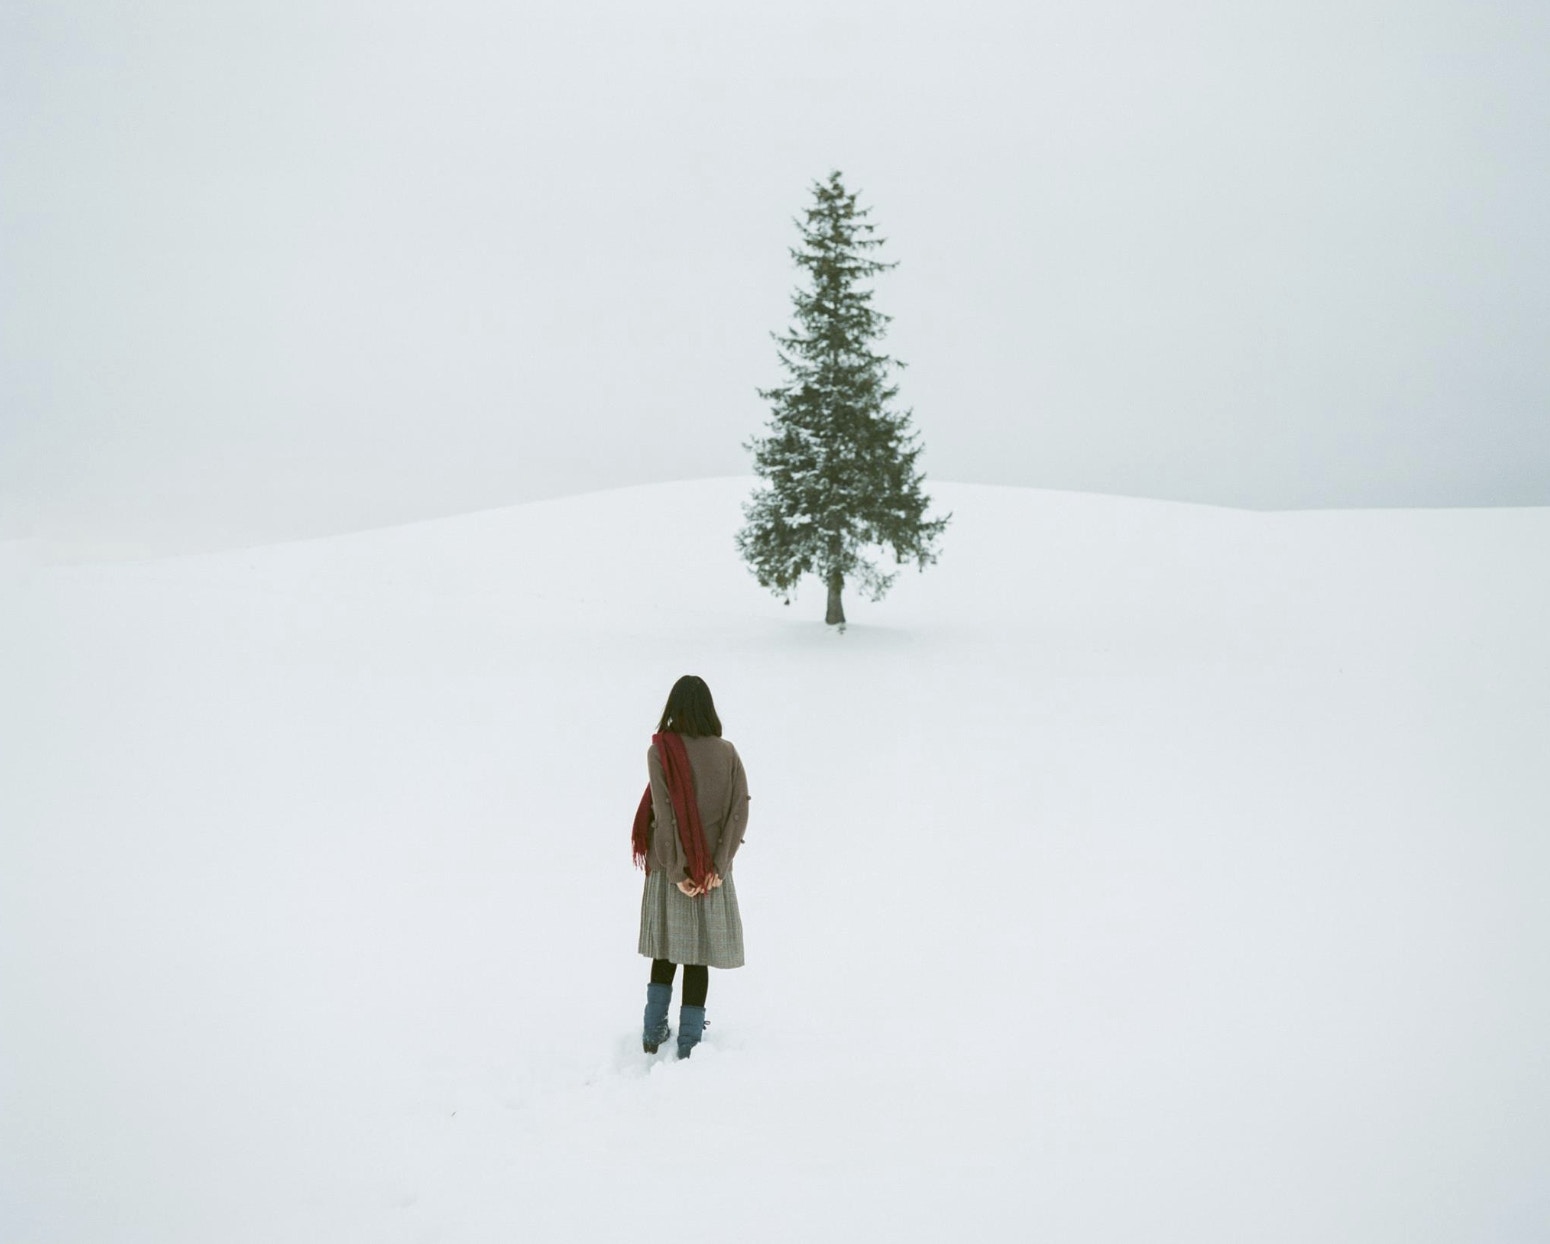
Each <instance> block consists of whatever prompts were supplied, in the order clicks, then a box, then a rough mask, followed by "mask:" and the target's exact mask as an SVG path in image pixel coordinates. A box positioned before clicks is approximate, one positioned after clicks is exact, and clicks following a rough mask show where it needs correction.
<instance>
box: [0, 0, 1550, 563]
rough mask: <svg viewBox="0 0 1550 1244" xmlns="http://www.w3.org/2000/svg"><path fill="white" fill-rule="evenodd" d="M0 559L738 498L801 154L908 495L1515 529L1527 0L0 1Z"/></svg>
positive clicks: (780, 293)
mask: <svg viewBox="0 0 1550 1244" xmlns="http://www.w3.org/2000/svg"><path fill="white" fill-rule="evenodd" d="M0 76H3V81H0V108H3V113H0V143H3V147H0V159H3V166H0V225H3V233H0V264H3V268H0V300H3V301H0V316H3V319H0V352H3V353H0V365H3V371H0V537H4V536H15V535H22V534H37V535H44V536H58V537H65V538H96V539H101V538H104V537H105V536H110V535H112V534H114V533H121V534H123V535H125V536H126V538H139V537H142V536H143V537H145V538H152V537H154V536H156V535H158V534H165V533H166V532H167V531H169V530H183V531H185V532H187V531H189V530H197V531H199V532H201V533H203V534H202V537H201V538H202V539H205V540H207V541H217V540H221V539H226V538H231V539H254V538H278V537H281V536H288V535H297V534H304V533H309V532H320V531H325V530H341V529H347V528H350V527H362V526H372V525H377V524H379V523H386V522H393V521H398V520H402V519H408V518H415V517H428V516H431V515H436V514H442V513H450V512H456V511H462V510H467V509H473V508H480V507H483V506H490V505H499V504H505V503H508V502H512V501H517V500H523V499H528V498H534V497H540V496H548V495H555V494H560V493H568V492H576V491H581V490H587V489H594V488H604V487H612V486H615V485H621V484H627V483H634V482H645V481H652V480H667V479H675V478H686V477H692V476H702V475H720V474H733V473H741V472H745V471H747V470H748V459H747V455H746V454H745V452H744V451H743V449H742V448H741V445H742V442H743V441H744V440H745V439H746V438H747V436H748V435H749V434H750V433H751V432H753V431H755V430H756V429H757V428H758V427H759V425H760V424H761V423H762V421H763V418H764V413H765V412H764V407H763V405H762V403H761V402H760V401H759V399H758V397H757V395H756V394H755V392H754V390H755V388H756V387H757V386H760V385H768V384H770V383H772V382H774V381H776V380H777V379H778V374H777V372H776V370H775V355H774V348H773V345H772V343H771V342H770V340H769V336H768V334H769V333H770V331H771V330H774V329H780V328H783V327H784V326H785V324H786V322H787V319H788V312H789V295H790V289H791V286H792V284H793V282H794V281H795V279H796V274H795V272H794V270H793V268H792V267H791V265H790V261H789V257H788V255H787V247H788V246H790V245H791V244H792V243H793V241H794V239H795V230H794V227H793V225H792V218H793V217H794V216H795V215H797V214H798V213H799V212H800V211H801V210H802V208H803V207H804V205H805V204H806V202H807V199H808V196H809V186H810V184H811V182H812V181H813V180H814V179H815V178H818V177H822V176H824V175H825V174H826V173H827V172H828V170H829V169H830V168H834V167H837V168H839V169H841V170H842V171H843V172H844V174H845V176H846V178H847V180H848V182H849V183H850V185H851V187H852V188H853V189H857V190H859V191H860V192H861V195H862V198H863V201H864V202H865V203H867V204H870V205H871V206H872V207H873V209H874V216H873V219H874V220H875V221H876V222H877V224H878V225H879V226H880V229H881V231H882V233H883V234H884V235H885V236H886V237H887V238H888V239H889V245H888V247H887V248H886V250H885V252H884V254H883V257H884V258H891V259H896V260H899V261H900V267H899V268H897V269H896V270H895V271H894V272H892V273H890V274H888V275H886V276H885V277H883V278H881V279H880V282H879V291H878V306H879V307H880V309H882V310H884V311H887V312H890V313H891V314H893V315H894V317H895V322H894V325H893V332H892V335H891V336H890V338H889V341H888V344H889V346H890V347H891V349H892V350H893V351H894V352H895V353H896V354H897V355H899V356H900V357H902V358H903V359H905V360H906V361H907V362H908V363H909V364H910V367H909V370H908V371H907V372H905V373H904V374H903V376H902V384H903V394H902V396H903V399H904V400H905V402H906V404H908V405H910V406H912V407H913V408H914V411H915V417H916V421H917V425H918V427H919V429H920V431H921V433H922V435H923V437H924V439H925V442H926V446H927V453H926V458H925V465H926V467H927V469H928V471H929V472H930V473H931V474H932V475H933V476H935V477H938V478H943V479H958V480H968V481H980V482H991V483H1009V484H1028V485H1039V486H1047V487H1059V488H1080V489H1093V490H1099V491H1109V492H1125V493H1134V494H1140V495H1150V496H1161V497H1177V498H1185V499H1190V500H1198V501H1208V502H1214V503H1221V504H1230V505H1243V506H1252V507H1288V506H1324V505H1342V506H1345V505H1396V504H1399V505H1458V504H1471V505H1480V504H1550V348H1547V346H1550V230H1547V228H1546V221H1550V87H1547V83H1550V5H1547V4H1545V3H1544V2H1543V0H1522V2H1518V3H1497V2H1493V0H1457V2H1440V3H1439V2H1431V3H1428V2H1426V0H1405V2H1403V3H1397V2H1396V3H1378V2H1374V0H1342V2H1340V3H1333V2H1331V0H1311V2H1309V0H1296V2H1293V0H1287V2H1285V3H1279V4H1274V5H1263V4H1254V3H1246V2H1245V0H1200V2H1196V3H1174V4H1146V3H1141V2H1140V0H1125V2H1123V3H1110V2H1106V0H1055V2H1054V3H1046V4H1038V5H1033V4H1026V3H1021V2H1019V3H996V4H988V3H982V4H974V3H952V4H948V3H938V4H929V5H926V4H918V3H917V4H910V3H898V2H891V3H861V2H858V0H797V2H792V3H782V4H780V5H752V4H735V3H728V2H727V0H717V2H707V3H692V4H691V3H680V2H676V0H658V2H656V3H652V4H642V3H639V2H638V0H634V2H631V3H616V2H613V0H607V2H581V3H575V2H571V0H567V2H566V3H544V4H523V3H511V2H509V0H506V2H501V3H495V2H494V0H477V2H475V0H451V2H449V3H448V2H444V3H439V4H436V5H426V4H415V5H408V4H402V3H394V2H391V0H389V2H384V0H369V2H366V0H362V2H360V3H353V4H344V3H330V2H328V0H262V2H254V3H211V2H210V0H188V2H186V3H169V2H167V0H134V2H123V3H119V2H112V0H98V2H96V3H85V2H82V0H46V2H43V0H7V3H5V4H4V5H3V6H0Z"/></svg>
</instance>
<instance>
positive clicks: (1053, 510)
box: [0, 480, 1550, 1244]
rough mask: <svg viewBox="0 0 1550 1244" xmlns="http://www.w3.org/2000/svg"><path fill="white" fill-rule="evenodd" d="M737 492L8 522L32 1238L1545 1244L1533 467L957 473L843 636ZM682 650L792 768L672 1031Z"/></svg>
mask: <svg viewBox="0 0 1550 1244" xmlns="http://www.w3.org/2000/svg"><path fill="white" fill-rule="evenodd" d="M748 486H749V485H748V481H745V480H718V481H710V482H700V483H692V484H677V485H670V486H657V487H648V488H636V489H628V490H624V491H620V492H612V493H602V494H594V495H589V496H583V497H575V498H569V499H566V500H563V501H556V502H544V503H538V504H532V505H526V506H520V507H516V508H513V509H509V510H500V511H490V512H485V513H479V514H473V515H469V516H466V517H462V518H457V519H449V520H444V521H438V522H434V523H426V524H420V525H416V526H411V527H403V528H396V529H391V530H383V531H378V532H371V533H366V534H363V535H358V536H351V537H344V538H336V539H329V540H320V541H314V542H307V543H299V544H289V545H279V546H271V547H266V548H261V549H255V550H244V551H239V552H229V553H221V554H212V555H205V556H198V557H186V558H176V559H168V560H163V561H151V562H144V563H137V564H122V565H100V566H54V567H48V566H40V565H35V564H32V563H33V560H35V559H31V558H22V557H21V556H20V555H18V556H16V557H14V558H11V559H10V563H9V565H10V569H9V571H8V574H7V576H6V577H5V578H4V579H3V581H0V646H3V648H0V650H3V655H0V695H3V705H4V707H3V708H0V766H3V773H0V779H3V780H0V827H3V828H0V999H3V1002H0V1005H3V1007H4V1018H3V1021H0V1094H3V1097H0V1102H3V1107H0V1222H3V1224H4V1230H3V1232H0V1235H3V1238H4V1239H5V1240H6V1241H7V1242H8V1244H42V1242H44V1241H47V1242H49V1244H55V1242H59V1244H63V1242H65V1241H69V1242H71V1244H83V1242H97V1241H103V1242H107V1241H113V1242H118V1241H146V1242H151V1241H154V1242H156V1244H169V1242H174V1241H189V1242H194V1241H200V1242H206V1241H216V1240H219V1241H222V1242H223V1244H226V1242H235V1241H265V1242H277V1241H285V1242H286V1244H291V1242H295V1241H320V1242H322V1241H326V1242H329V1244H339V1242H344V1241H357V1240H358V1241H363V1242H366V1241H369V1242H371V1244H383V1242H391V1241H399V1240H402V1241H439V1240H445V1241H463V1240H469V1241H483V1240H492V1241H493V1240H502V1241H510V1240H523V1241H535V1240H556V1241H560V1240H564V1241H578V1240H579V1241H608V1242H613V1241H619V1240H624V1239H630V1238H634V1237H635V1236H636V1235H637V1234H640V1233H645V1232H651V1233H655V1234H667V1235H672V1234H675V1233H678V1232H684V1231H687V1232H689V1233H691V1234H695V1235H698V1234H703V1233H704V1232H705V1231H707V1230H710V1229H711V1228H712V1227H713V1228H714V1234H715V1235H716V1236H717V1237H718V1238H723V1239H728V1240H739V1241H761V1240H770V1241H776V1240H794V1239H814V1240H874V1239H875V1240H922V1241H926V1240H930V1241H936V1240H946V1239H992V1240H1039V1241H1050V1242H1061V1241H1072V1242H1081V1244H1095V1242H1104V1241H1116V1242H1119V1241H1123V1242H1125V1244H1133V1242H1135V1241H1143V1240H1144V1241H1160V1240H1179V1241H1189V1242H1190V1244H1205V1242H1208V1241H1222V1242H1224V1244H1228V1242H1230V1244H1242V1242H1243V1241H1249V1240H1252V1241H1256V1242H1268V1241H1286V1242H1288V1244H1291V1242H1297V1244H1305V1242H1307V1241H1360V1242H1362V1244H1380V1242H1384V1241H1394V1242H1395V1244H1401V1242H1402V1244H1422V1242H1428V1241H1437V1242H1439V1244H1440V1242H1443V1241H1513V1240H1525V1241H1526V1240H1540V1239H1545V1238H1550V1192H1547V1188H1550V1184H1547V1182H1546V1180H1545V1178H1544V1175H1545V1172H1546V1171H1547V1170H1550V1076H1547V1074H1546V1067H1547V1063H1546V1060H1545V1056H1544V1048H1545V1045H1546V1042H1547V1040H1550V974H1547V973H1546V971H1545V963H1546V962H1547V954H1550V904H1547V903H1546V902H1545V898H1544V883H1545V879H1546V877H1547V876H1550V835H1547V833H1546V830H1547V827H1550V765H1547V764H1546V763H1545V757H1546V756H1547V755H1550V646H1547V644H1546V641H1545V636H1546V635H1547V634H1550V581H1547V578H1546V574H1545V568H1546V566H1547V564H1550V511H1545V510H1484V511H1389V512H1384V511H1364V512H1344V513H1329V512H1323V513H1298V514H1273V515H1266V514H1250V513H1245V512H1238V511H1228V510H1217V509H1210V508H1205V507H1196V506H1186V505H1177V504H1168V503H1161V502H1144V501H1132V500H1123V499H1117V498H1111V497H1097V496H1089V495H1078V494H1062V493H1048V492H1036V491H1028V490H1017V489H998V488H988V487H971V486H950V485H939V486H937V487H936V488H935V489H934V492H935V493H936V495H937V496H938V498H939V504H940V505H941V506H942V507H944V508H947V509H951V510H952V511H954V513H955V519H954V522H953V525H952V526H951V527H950V528H949V530H948V532H947V535H946V537H945V538H944V556H943V559H942V561H941V564H940V565H939V566H937V567H935V568H933V569H932V570H930V571H928V572H927V573H926V574H925V575H923V576H916V575H913V574H909V575H907V576H905V577H904V578H902V579H901V581H900V584H899V586H898V588H897V589H896V590H895V592H894V594H893V595H892V596H891V597H890V599H889V600H887V601H886V602H884V603H883V604H881V605H868V604H866V603H864V602H861V601H857V600H848V601H847V607H848V610H849V612H850V616H851V619H852V625H851V627H850V628H849V630H848V632H847V633H846V634H845V635H843V636H840V635H836V634H834V633H832V632H831V631H828V630H826V629H825V628H824V627H823V626H822V625H821V623H820V622H819V621H818V619H819V618H821V615H822V600H821V598H820V596H819V593H818V592H817V590H816V588H814V590H813V591H812V593H811V594H809V595H807V596H805V597H803V598H802V599H799V600H798V601H797V603H796V604H794V605H793V606H791V607H790V608H789V609H788V608H784V607H782V606H781V604H780V603H779V602H778V601H775V600H773V599H771V598H770V597H768V596H767V595H766V594H764V593H763V592H762V591H761V590H760V589H759V588H758V587H757V585H756V584H754V583H753V581H752V579H751V578H750V577H749V576H748V575H747V573H746V572H745V571H744V569H743V568H742V567H741V566H740V564H739V563H738V562H737V560H736V558H735V555H734V553H733V552H732V548H731V535H732V532H733V530H734V529H735V526H736V524H737V521H738V503H739V501H740V499H741V498H742V496H743V495H744V494H745V493H746V491H747V489H748ZM691 671H692V672H696V673H699V674H702V675H704V676H705V678H706V679H707V680H708V681H709V683H710V685H711V687H712V688H713V690H714V691H715V693H716V696H717V700H718V704H719V707H720V709H721V714H722V718H723V721H724V722H725V724H726V730H727V736H728V737H729V738H731V739H733V740H735V741H736V743H737V744H738V747H739V749H740V750H741V751H742V753H743V756H744V759H745V761H746V763H747V766H748V771H749V776H750V784H751V789H752V792H753V796H754V798H753V805H752V818H751V822H750V829H749V835H748V842H747V846H746V847H745V848H744V851H743V854H742V855H741V856H740V857H739V861H738V870H737V878H738V886H739V894H740V897H741V900H742V906H743V913H744V920H745V925H746V931H747V943H748V955H749V966H748V967H747V968H746V969H744V970H741V971H738V972H730V973H713V974H712V978H711V993H710V999H709V1016H710V1021H711V1027H710V1030H709V1033H708V1037H707V1042H706V1044H705V1045H704V1046H703V1047H702V1048H701V1049H700V1050H699V1051H698V1052H697V1053H696V1055H695V1057H694V1059H693V1060H692V1061H691V1062H688V1063H682V1064H680V1063H677V1062H674V1061H668V1060H666V1059H665V1057H661V1058H658V1059H649V1058H647V1057H645V1056H644V1055H642V1054H641V1053H640V1050H639V1043H638V1030H639V1019H640V1010H641V1004H642V1002H643V1001H644V987H645V979H646V964H645V962H644V961H643V960H641V959H639V958H638V957H636V955H635V953H634V947H635V933H636V918H637V910H638V901H639V885H640V878H639V874H637V873H635V872H633V871H632V870H631V868H630V860H629V848H628V829H629V819H630V815H631V813H632V811H633V808H634V804H635V801H636V799H637V798H638V797H639V794H640V790H641V787H642V785H643V783H644V761H643V757H644V749H645V746H646V742H647V735H648V734H649V732H650V729H651V727H652V725H653V724H654V722H655V719H656V714H657V713H658V712H659V710H660V707H661V703H662V700H663V698H664V697H665V695H666V693H667V689H668V687H669V686H670V684H671V682H672V680H673V679H674V678H675V677H677V676H678V675H679V674H681V673H685V672H691ZM702 1217H703V1219H704V1222H703V1223H702V1222H700V1221H699V1219H700V1218H702Z"/></svg>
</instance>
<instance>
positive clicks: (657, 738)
mask: <svg viewBox="0 0 1550 1244" xmlns="http://www.w3.org/2000/svg"><path fill="white" fill-rule="evenodd" d="M651 741H652V743H654V744H655V745H656V749H657V759H658V760H659V761H661V763H662V776H663V777H664V778H665V779H666V780H667V797H668V799H669V801H670V802H671V803H672V805H673V819H674V820H676V821H677V822H678V841H679V842H681V843H683V849H684V855H685V856H687V857H688V860H689V880H690V881H691V882H692V883H693V884H694V885H695V886H703V885H704V884H705V879H706V878H707V877H709V876H710V873H711V859H710V850H709V848H707V847H706V845H705V829H704V827H703V826H701V824H700V805H699V801H698V800H697V799H696V798H695V797H694V770H693V769H691V768H690V767H689V752H688V749H687V748H685V747H684V741H683V737H682V736H681V735H677V734H673V733H670V732H663V733H662V734H653V735H652V736H651ZM630 845H631V847H633V848H634V853H635V864H636V867H638V868H644V869H645V870H646V872H647V873H650V872H651V862H650V855H651V783H650V782H648V783H646V793H645V794H644V795H642V796H641V800H640V807H638V808H636V809H635V827H634V829H633V830H632V831H631V833H630Z"/></svg>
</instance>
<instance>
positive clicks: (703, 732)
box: [657, 674, 721, 739]
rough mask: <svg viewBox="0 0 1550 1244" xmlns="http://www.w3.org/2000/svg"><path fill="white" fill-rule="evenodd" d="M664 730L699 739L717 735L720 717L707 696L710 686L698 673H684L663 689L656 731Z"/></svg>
mask: <svg viewBox="0 0 1550 1244" xmlns="http://www.w3.org/2000/svg"><path fill="white" fill-rule="evenodd" d="M667 730H671V731H672V732H673V733H674V734H681V735H684V736H685V737H686V738H691V739H703V738H705V737H706V736H707V735H714V736H715V737H716V738H718V739H719V738H720V737H721V718H719V717H717V716H716V702H715V701H714V700H712V699H711V698H710V688H709V687H707V686H706V685H705V680H704V679H703V678H701V677H700V676H699V675H698V674H685V675H684V676H683V677H682V678H680V679H679V680H678V681H677V682H675V683H674V684H673V689H672V690H671V691H669V692H668V693H667V704H666V706H665V707H664V708H663V709H662V721H661V722H660V724H658V726H657V733H658V734H661V733H662V732H664V731H667Z"/></svg>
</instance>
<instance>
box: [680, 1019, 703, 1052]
mask: <svg viewBox="0 0 1550 1244" xmlns="http://www.w3.org/2000/svg"><path fill="white" fill-rule="evenodd" d="M704 1035H705V1008H704V1007H703V1006H681V1007H679V1008H678V1057H679V1058H688V1057H689V1055H690V1054H692V1053H693V1052H694V1047H695V1046H697V1045H698V1044H699V1043H700V1038H701V1037H702V1036H704Z"/></svg>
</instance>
